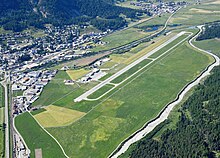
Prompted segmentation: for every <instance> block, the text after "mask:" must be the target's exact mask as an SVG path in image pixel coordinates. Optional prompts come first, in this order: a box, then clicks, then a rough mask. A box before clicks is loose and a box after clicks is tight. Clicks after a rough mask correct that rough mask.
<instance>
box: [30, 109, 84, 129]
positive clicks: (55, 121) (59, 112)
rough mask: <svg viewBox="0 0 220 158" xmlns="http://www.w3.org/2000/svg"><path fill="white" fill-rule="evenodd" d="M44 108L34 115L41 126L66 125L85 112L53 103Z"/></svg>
mask: <svg viewBox="0 0 220 158" xmlns="http://www.w3.org/2000/svg"><path fill="white" fill-rule="evenodd" d="M44 109H45V110H46V111H44V112H41V113H39V114H36V115H34V118H35V119H37V121H38V122H39V123H40V124H41V125H42V126H43V127H60V126H66V125H69V124H71V123H73V122H74V121H76V120H77V119H79V118H80V117H82V116H83V115H84V114H85V113H83V112H80V111H76V110H71V109H67V108H64V107H58V106H54V105H50V106H47V107H45V108H44Z"/></svg>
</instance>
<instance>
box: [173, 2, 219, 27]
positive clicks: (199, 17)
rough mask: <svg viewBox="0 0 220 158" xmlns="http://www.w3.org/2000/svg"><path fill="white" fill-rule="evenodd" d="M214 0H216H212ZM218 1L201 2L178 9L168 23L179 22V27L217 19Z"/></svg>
mask: <svg viewBox="0 0 220 158" xmlns="http://www.w3.org/2000/svg"><path fill="white" fill-rule="evenodd" d="M214 1H216V0H214ZM219 11H220V3H216V4H213V3H211V2H202V3H200V4H195V5H189V6H187V7H185V8H182V9H181V10H180V11H178V12H177V13H176V14H175V15H174V16H173V17H172V18H171V20H170V22H169V24H180V25H181V27H191V26H196V25H201V24H204V23H208V22H213V21H217V20H219V17H220V16H219Z"/></svg>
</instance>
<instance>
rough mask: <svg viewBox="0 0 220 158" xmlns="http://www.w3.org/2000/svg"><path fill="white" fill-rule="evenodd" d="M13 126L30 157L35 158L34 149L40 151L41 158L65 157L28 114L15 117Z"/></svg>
mask: <svg viewBox="0 0 220 158" xmlns="http://www.w3.org/2000/svg"><path fill="white" fill-rule="evenodd" d="M24 122H25V123H24ZM15 126H16V127H17V129H18V131H19V132H20V133H21V135H22V136H23V137H24V140H25V142H26V143H27V145H28V147H29V149H30V150H31V157H35V156H34V151H35V149H40V148H41V149H42V154H43V157H60V158H62V157H63V158H64V157H65V156H64V155H63V153H62V150H61V148H60V147H59V145H58V144H57V143H56V142H55V140H54V139H52V138H51V137H50V136H49V135H48V134H47V133H46V132H45V131H44V130H43V129H42V128H41V127H40V126H39V125H38V124H37V122H36V121H35V120H34V118H33V117H32V116H31V115H30V114H29V113H27V112H26V113H24V114H22V115H19V116H18V117H16V119H15Z"/></svg>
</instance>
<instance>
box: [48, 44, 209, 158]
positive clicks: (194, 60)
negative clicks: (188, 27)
mask: <svg viewBox="0 0 220 158" xmlns="http://www.w3.org/2000/svg"><path fill="white" fill-rule="evenodd" d="M211 62H213V59H212V58H210V57H209V56H206V55H204V54H202V53H200V52H197V51H195V50H193V49H191V48H190V46H189V45H188V44H187V43H185V44H182V45H180V46H179V47H178V48H176V49H175V50H173V51H170V52H169V53H168V54H167V55H166V56H164V57H161V58H160V59H158V60H157V61H155V62H154V63H153V64H152V65H150V66H149V67H147V68H146V70H145V71H144V70H143V71H142V72H141V73H140V74H138V76H137V77H136V78H132V80H129V81H128V82H127V83H125V84H123V85H122V86H120V87H118V89H116V90H113V92H112V93H110V94H109V95H107V96H109V97H107V96H106V97H105V98H103V99H101V100H100V101H82V102H79V103H73V102H72V103H71V105H72V108H73V109H74V108H75V109H78V110H79V111H84V110H85V109H84V105H85V106H87V107H88V105H90V106H91V107H90V110H89V111H88V112H87V114H86V115H85V116H84V117H82V118H81V119H79V120H78V121H76V122H74V123H73V124H72V125H70V126H65V127H62V128H47V130H48V131H49V132H50V133H51V134H52V135H54V136H55V137H56V138H57V139H58V141H59V142H60V143H61V144H62V146H63V147H64V149H65V150H66V152H67V154H68V155H69V156H71V157H79V158H80V157H91V156H92V157H107V156H108V155H109V154H110V153H111V151H113V150H114V149H115V147H116V146H117V145H118V144H119V143H120V142H121V141H122V140H123V139H125V138H126V137H128V136H129V135H130V134H131V133H133V132H134V131H136V130H137V129H138V128H140V127H141V126H142V125H143V124H144V123H145V122H147V121H149V120H150V119H152V118H153V117H155V116H156V115H157V114H158V113H159V111H160V110H161V109H162V108H163V107H164V105H166V104H167V103H168V102H169V101H170V100H172V99H174V98H175V96H176V95H177V93H178V92H179V91H180V89H181V88H182V87H183V86H184V85H185V84H186V83H188V82H190V81H191V80H192V79H193V78H195V77H196V76H197V75H198V74H199V73H200V72H201V71H202V70H203V69H204V68H205V67H206V66H207V65H208V64H210V63H211ZM186 63H187V64H186ZM72 99H73V98H72ZM69 103H70V102H69ZM66 105H67V104H65V105H63V106H66ZM152 105H153V106H152ZM69 106H70V105H69ZM134 107H135V108H134ZM143 109H144V110H143ZM70 137H71V139H69V138H70ZM106 144H108V145H106ZM73 149H74V150H73Z"/></svg>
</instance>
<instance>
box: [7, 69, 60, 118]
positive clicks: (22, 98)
mask: <svg viewBox="0 0 220 158" xmlns="http://www.w3.org/2000/svg"><path fill="white" fill-rule="evenodd" d="M56 73H57V70H44V71H43V70H42V71H41V70H39V71H31V72H28V73H19V74H12V76H11V81H12V91H13V93H15V94H16V92H22V94H20V95H19V96H16V97H14V98H13V114H14V115H17V114H19V113H22V112H24V111H27V110H29V108H30V105H31V104H32V103H33V102H34V101H36V100H37V99H38V98H39V96H40V94H41V92H42V91H43V88H44V87H45V86H46V85H47V84H48V83H49V81H50V80H51V79H52V78H53V77H54V76H55V75H56Z"/></svg>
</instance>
